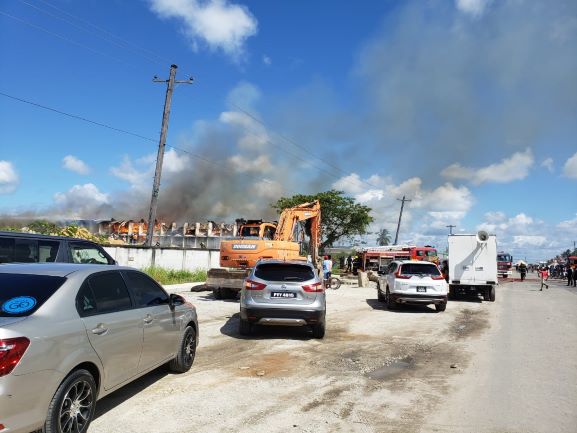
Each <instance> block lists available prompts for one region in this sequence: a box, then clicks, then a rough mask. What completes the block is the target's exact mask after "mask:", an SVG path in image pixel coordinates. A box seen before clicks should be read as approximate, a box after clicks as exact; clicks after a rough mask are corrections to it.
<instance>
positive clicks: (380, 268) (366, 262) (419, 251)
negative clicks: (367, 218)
mask: <svg viewBox="0 0 577 433" xmlns="http://www.w3.org/2000/svg"><path fill="white" fill-rule="evenodd" d="M357 253H358V254H359V258H360V263H359V266H358V267H357V268H356V269H354V271H355V272H356V271H357V270H358V269H360V270H362V271H375V272H378V273H380V274H383V273H384V272H385V271H386V269H387V267H388V266H389V264H390V263H391V262H392V261H394V260H421V261H425V262H432V263H435V264H436V265H438V264H439V256H438V254H437V249H436V248H434V247H432V246H430V245H425V246H416V245H382V246H378V247H363V248H360V249H358V250H357Z"/></svg>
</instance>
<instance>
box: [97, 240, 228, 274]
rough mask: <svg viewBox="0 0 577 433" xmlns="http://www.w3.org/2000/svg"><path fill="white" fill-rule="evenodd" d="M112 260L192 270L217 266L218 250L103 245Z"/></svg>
mask: <svg viewBox="0 0 577 433" xmlns="http://www.w3.org/2000/svg"><path fill="white" fill-rule="evenodd" d="M104 249H105V250H106V252H108V254H110V255H111V256H112V257H113V258H114V260H116V261H117V262H118V264H119V265H122V266H130V267H133V268H137V269H142V268H146V267H148V266H157V267H159V268H165V269H174V270H187V271H194V270H197V269H204V270H208V269H210V268H218V267H219V266H220V265H219V262H220V251H219V250H200V249H198V250H186V249H180V248H142V247H139V248H135V247H127V246H114V247H104Z"/></svg>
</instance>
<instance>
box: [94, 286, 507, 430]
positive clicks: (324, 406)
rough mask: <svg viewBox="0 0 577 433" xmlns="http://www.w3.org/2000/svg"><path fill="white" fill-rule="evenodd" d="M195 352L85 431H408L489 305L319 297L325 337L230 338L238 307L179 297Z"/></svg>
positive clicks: (350, 293)
mask: <svg viewBox="0 0 577 433" xmlns="http://www.w3.org/2000/svg"><path fill="white" fill-rule="evenodd" d="M186 297H187V298H188V299H190V300H191V301H192V302H193V303H194V304H195V305H196V307H197V310H198V313H199V319H200V338H201V340H200V345H199V347H198V353H197V358H196V361H195V364H194V366H193V368H192V370H191V371H190V372H188V373H186V374H184V375H171V374H167V373H166V372H165V370H162V369H159V370H158V371H156V372H153V373H152V374H150V375H147V376H146V377H144V378H142V379H140V380H139V381H136V382H135V383H134V384H132V385H129V386H128V387H127V388H125V389H123V390H120V391H118V392H116V393H114V394H112V395H111V396H109V397H106V398H105V399H103V400H102V401H101V402H99V404H98V407H97V415H98V418H97V419H96V420H95V421H94V422H93V424H92V426H91V428H90V432H93V433H97V432H102V433H104V432H106V433H112V432H141V431H155V432H190V431H196V432H221V431H222V432H229V431H238V432H249V431H250V432H254V431H267V432H286V431H294V432H356V431H359V432H388V431H391V432H393V431H394V432H417V431H419V430H420V428H421V427H422V426H423V424H424V422H425V421H426V420H427V419H428V417H429V416H430V414H431V413H432V412H433V411H434V410H435V408H438V407H440V406H442V405H443V404H444V402H445V401H446V399H447V395H448V394H449V393H450V392H451V390H452V388H451V387H452V384H451V383H452V379H453V377H454V376H458V375H461V374H462V373H463V371H465V370H466V369H467V366H468V365H469V363H470V362H471V359H472V353H473V351H472V345H473V344H474V342H475V341H476V340H478V339H479V338H480V337H482V336H483V335H484V334H485V333H486V332H487V330H488V329H489V328H490V326H491V323H492V311H493V310H495V308H497V305H498V302H499V299H498V300H497V302H496V303H481V302H480V301H467V302H450V303H449V305H448V307H447V310H446V311H445V312H442V313H436V312H435V310H434V307H433V306H431V307H408V308H406V309H403V310H400V311H394V312H393V311H387V310H386V308H385V307H384V305H382V304H381V303H379V302H377V300H376V290H375V289H374V288H358V287H351V286H343V288H341V289H340V290H337V291H329V292H328V293H327V299H328V301H327V302H328V306H327V309H328V311H327V335H326V337H325V338H324V339H323V340H315V339H313V338H312V336H311V335H310V334H309V333H308V332H306V331H305V330H304V329H301V328H285V329H281V328H263V329H261V330H259V331H258V332H257V333H256V334H255V335H254V336H252V337H250V338H243V337H240V335H239V334H238V331H237V328H238V309H239V306H238V302H234V301H216V300H214V299H213V297H212V294H210V293H208V292H201V293H186Z"/></svg>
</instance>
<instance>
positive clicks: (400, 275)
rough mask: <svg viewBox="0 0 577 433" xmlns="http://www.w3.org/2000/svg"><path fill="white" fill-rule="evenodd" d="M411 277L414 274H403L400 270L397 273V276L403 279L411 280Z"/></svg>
mask: <svg viewBox="0 0 577 433" xmlns="http://www.w3.org/2000/svg"><path fill="white" fill-rule="evenodd" d="M411 277H412V275H403V274H401V273H400V272H396V273H395V278H399V279H401V280H409V279H410V278H411Z"/></svg>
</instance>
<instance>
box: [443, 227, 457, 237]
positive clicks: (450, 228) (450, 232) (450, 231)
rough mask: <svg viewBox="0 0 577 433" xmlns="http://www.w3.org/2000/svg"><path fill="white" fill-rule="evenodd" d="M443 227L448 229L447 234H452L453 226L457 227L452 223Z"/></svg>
mask: <svg viewBox="0 0 577 433" xmlns="http://www.w3.org/2000/svg"><path fill="white" fill-rule="evenodd" d="M445 227H447V228H448V229H449V235H452V234H453V229H454V228H455V227H457V226H454V225H452V224H449V225H448V226H445Z"/></svg>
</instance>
